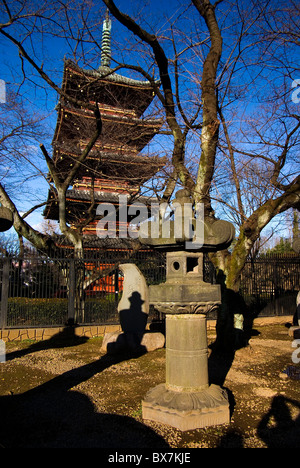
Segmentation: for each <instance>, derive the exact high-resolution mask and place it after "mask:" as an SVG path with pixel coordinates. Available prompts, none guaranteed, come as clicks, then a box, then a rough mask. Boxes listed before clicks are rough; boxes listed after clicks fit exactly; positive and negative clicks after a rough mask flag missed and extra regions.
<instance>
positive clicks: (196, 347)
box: [140, 190, 234, 431]
mask: <svg viewBox="0 0 300 468" xmlns="http://www.w3.org/2000/svg"><path fill="white" fill-rule="evenodd" d="M187 195H188V194H187V192H186V190H180V191H179V192H177V194H176V200H177V201H178V202H179V205H180V206H181V205H182V204H184V203H186V202H187V200H188V196H187ZM180 214H182V210H181V211H180ZM177 221H178V220H177ZM184 221H191V222H192V223H193V222H194V221H195V224H193V226H197V223H196V219H195V220H184ZM202 221H203V232H204V236H203V244H201V245H200V244H199V242H188V243H187V241H194V240H197V238H199V236H197V235H196V237H195V235H194V234H193V233H191V232H190V233H188V234H187V233H184V235H183V236H182V238H177V237H176V235H175V234H176V229H175V228H176V210H175V220H174V225H171V226H170V227H171V229H170V236H169V237H168V238H166V237H164V235H163V230H161V236H160V237H159V238H152V237H151V232H152V231H151V224H149V225H148V226H144V229H143V232H142V234H143V235H141V236H140V240H141V242H142V243H144V244H148V245H152V246H153V247H154V248H157V249H161V250H164V251H165V252H166V253H167V274H166V281H165V283H161V284H159V285H151V286H150V287H149V303H150V304H152V305H153V306H154V307H155V308H156V309H157V310H158V311H159V312H161V313H164V314H166V381H165V383H162V384H160V385H158V386H156V387H155V388H152V389H150V390H149V392H148V393H147V394H146V396H145V398H144V400H143V402H142V409H143V418H144V419H150V420H154V421H157V422H161V423H164V424H169V425H171V426H173V427H176V428H177V429H179V430H182V431H187V430H193V429H197V428H201V427H206V426H212V425H217V424H228V423H229V422H230V414H229V401H228V395H227V392H226V391H225V390H224V389H222V388H221V387H219V386H218V385H209V378H208V351H207V332H206V314H207V313H208V312H209V311H210V310H212V309H213V308H215V307H216V306H217V305H219V304H221V288H220V285H217V284H210V283H206V282H205V281H204V278H203V252H208V251H217V250H222V249H224V248H226V247H228V246H229V245H230V243H231V242H232V240H233V238H234V228H233V226H232V224H231V223H228V222H226V221H222V220H214V219H212V218H208V219H204V220H202ZM180 222H182V218H180ZM150 223H151V222H150ZM198 226H199V220H198ZM171 233H173V235H171ZM189 236H191V237H189ZM196 245H197V246H196Z"/></svg>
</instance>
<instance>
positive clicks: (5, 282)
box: [0, 258, 10, 328]
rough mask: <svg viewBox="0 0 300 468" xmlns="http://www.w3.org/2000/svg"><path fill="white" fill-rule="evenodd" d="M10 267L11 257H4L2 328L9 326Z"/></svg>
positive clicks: (0, 325)
mask: <svg viewBox="0 0 300 468" xmlns="http://www.w3.org/2000/svg"><path fill="white" fill-rule="evenodd" d="M9 268H10V261H9V258H4V260H3V271H2V288H1V314H0V328H6V326H7V309H8V291H9Z"/></svg>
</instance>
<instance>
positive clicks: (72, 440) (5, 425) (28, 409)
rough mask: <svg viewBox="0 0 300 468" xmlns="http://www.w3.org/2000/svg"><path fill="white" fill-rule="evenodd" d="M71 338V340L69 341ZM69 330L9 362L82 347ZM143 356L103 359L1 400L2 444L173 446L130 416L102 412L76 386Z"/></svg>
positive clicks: (139, 352)
mask: <svg viewBox="0 0 300 468" xmlns="http://www.w3.org/2000/svg"><path fill="white" fill-rule="evenodd" d="M66 337H67V339H66ZM81 343H82V339H80V338H77V337H75V335H74V331H73V336H72V332H70V330H69V329H67V330H64V331H63V332H62V333H60V334H58V335H56V336H55V337H53V338H51V339H50V340H45V341H44V342H39V343H36V344H33V345H32V346H30V347H28V348H27V349H26V350H20V351H18V352H13V353H10V354H8V355H7V360H11V359H14V358H16V357H21V356H24V355H25V354H28V353H32V352H34V351H38V350H41V349H49V348H51V347H59V346H61V347H62V346H63V347H64V346H74V345H75V344H81ZM142 354H143V351H142V350H141V349H139V351H138V353H136V352H128V353H127V354H126V353H125V354H124V353H122V356H120V355H113V356H111V355H109V354H106V355H104V356H102V357H101V358H100V359H99V360H97V361H96V362H92V363H89V364H86V365H84V366H81V367H79V368H76V369H72V370H70V371H68V372H65V373H64V374H61V375H59V376H57V377H54V378H53V379H51V380H50V381H48V382H46V383H43V384H42V385H39V386H37V387H35V388H34V389H32V390H29V391H27V392H25V393H22V394H19V395H6V396H2V397H0V414H1V421H2V423H1V425H0V446H2V447H4V448H13V447H14V448H22V447H24V448H34V447H38V448H89V447H90V448H130V447H135V448H167V447H168V444H167V443H166V442H165V440H164V439H163V438H162V437H160V436H159V435H158V434H156V433H155V432H154V431H152V430H151V429H150V428H148V427H147V426H146V425H144V424H141V423H139V422H137V421H136V420H135V419H133V418H130V417H127V416H118V415H113V414H106V413H99V412H96V411H95V408H94V406H93V404H92V402H91V401H90V399H89V398H88V397H87V396H86V395H84V394H82V393H80V392H78V391H74V390H72V391H71V389H72V387H74V386H76V385H78V384H80V383H81V382H84V381H86V380H88V379H90V378H91V377H92V376H94V375H95V374H97V373H100V372H102V371H103V370H105V369H107V368H108V367H110V366H112V365H115V364H118V363H120V362H122V361H124V360H128V359H131V358H137V357H138V356H140V355H142Z"/></svg>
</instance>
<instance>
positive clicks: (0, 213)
mask: <svg viewBox="0 0 300 468" xmlns="http://www.w3.org/2000/svg"><path fill="white" fill-rule="evenodd" d="M12 225H13V214H12V212H11V210H10V209H8V208H5V206H0V232H4V231H8V230H9V229H10V228H11V227H12Z"/></svg>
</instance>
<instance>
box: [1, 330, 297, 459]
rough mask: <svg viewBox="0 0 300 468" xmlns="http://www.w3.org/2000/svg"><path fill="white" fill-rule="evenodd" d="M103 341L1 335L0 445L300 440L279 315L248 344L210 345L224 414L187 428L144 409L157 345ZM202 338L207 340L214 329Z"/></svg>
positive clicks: (159, 370) (161, 359)
mask: <svg viewBox="0 0 300 468" xmlns="http://www.w3.org/2000/svg"><path fill="white" fill-rule="evenodd" d="M101 341H102V340H101V339H100V338H93V339H84V338H76V337H74V336H72V335H70V332H66V333H62V334H60V335H58V336H55V337H54V338H52V339H50V340H48V341H40V342H32V341H30V342H29V341H26V342H13V343H7V344H6V353H7V354H6V362H3V363H0V414H1V425H0V446H1V447H3V448H13V447H16V448H89V447H91V448H93V447H95V448H109V449H111V448H114V449H125V448H132V449H134V448H136V449H141V448H149V449H152V450H153V449H160V450H164V449H168V448H169V449H170V448H176V449H178V448H181V449H194V448H278V447H279V448H288V447H291V448H296V447H299V446H300V380H298V379H296V378H295V377H291V376H288V375H287V374H286V373H284V371H285V370H286V369H287V368H288V366H296V368H297V370H299V368H300V364H295V363H293V360H292V353H293V352H295V348H293V347H292V343H293V338H291V337H290V336H289V334H288V328H287V326H286V325H268V326H262V327H260V328H256V329H255V330H252V333H251V337H250V339H249V341H248V345H247V346H246V347H244V348H241V349H238V350H236V351H235V352H234V353H229V352H228V353H224V352H222V353H219V352H217V351H216V350H215V349H214V346H210V347H209V370H210V379H211V381H212V382H213V383H217V384H220V385H222V386H223V387H224V388H226V389H227V391H228V395H229V398H230V403H231V421H230V424H228V425H220V426H214V427H207V428H203V429H197V430H193V431H187V432H181V431H179V430H176V429H174V428H172V427H169V426H166V425H163V424H158V423H156V422H152V421H144V420H143V419H142V409H141V402H142V399H143V397H144V395H145V394H146V392H147V391H148V390H149V389H150V388H152V387H154V386H155V385H157V384H159V383H162V382H164V381H165V349H159V350H156V351H152V352H149V353H147V354H143V355H140V356H137V355H136V356H120V357H117V356H108V355H106V354H103V353H102V354H101V352H100V347H101ZM208 341H209V345H213V343H214V342H215V333H214V332H209V333H208ZM296 351H297V350H296ZM299 355H300V352H299V354H298V356H299ZM294 356H295V354H294ZM297 366H298V367H297Z"/></svg>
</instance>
